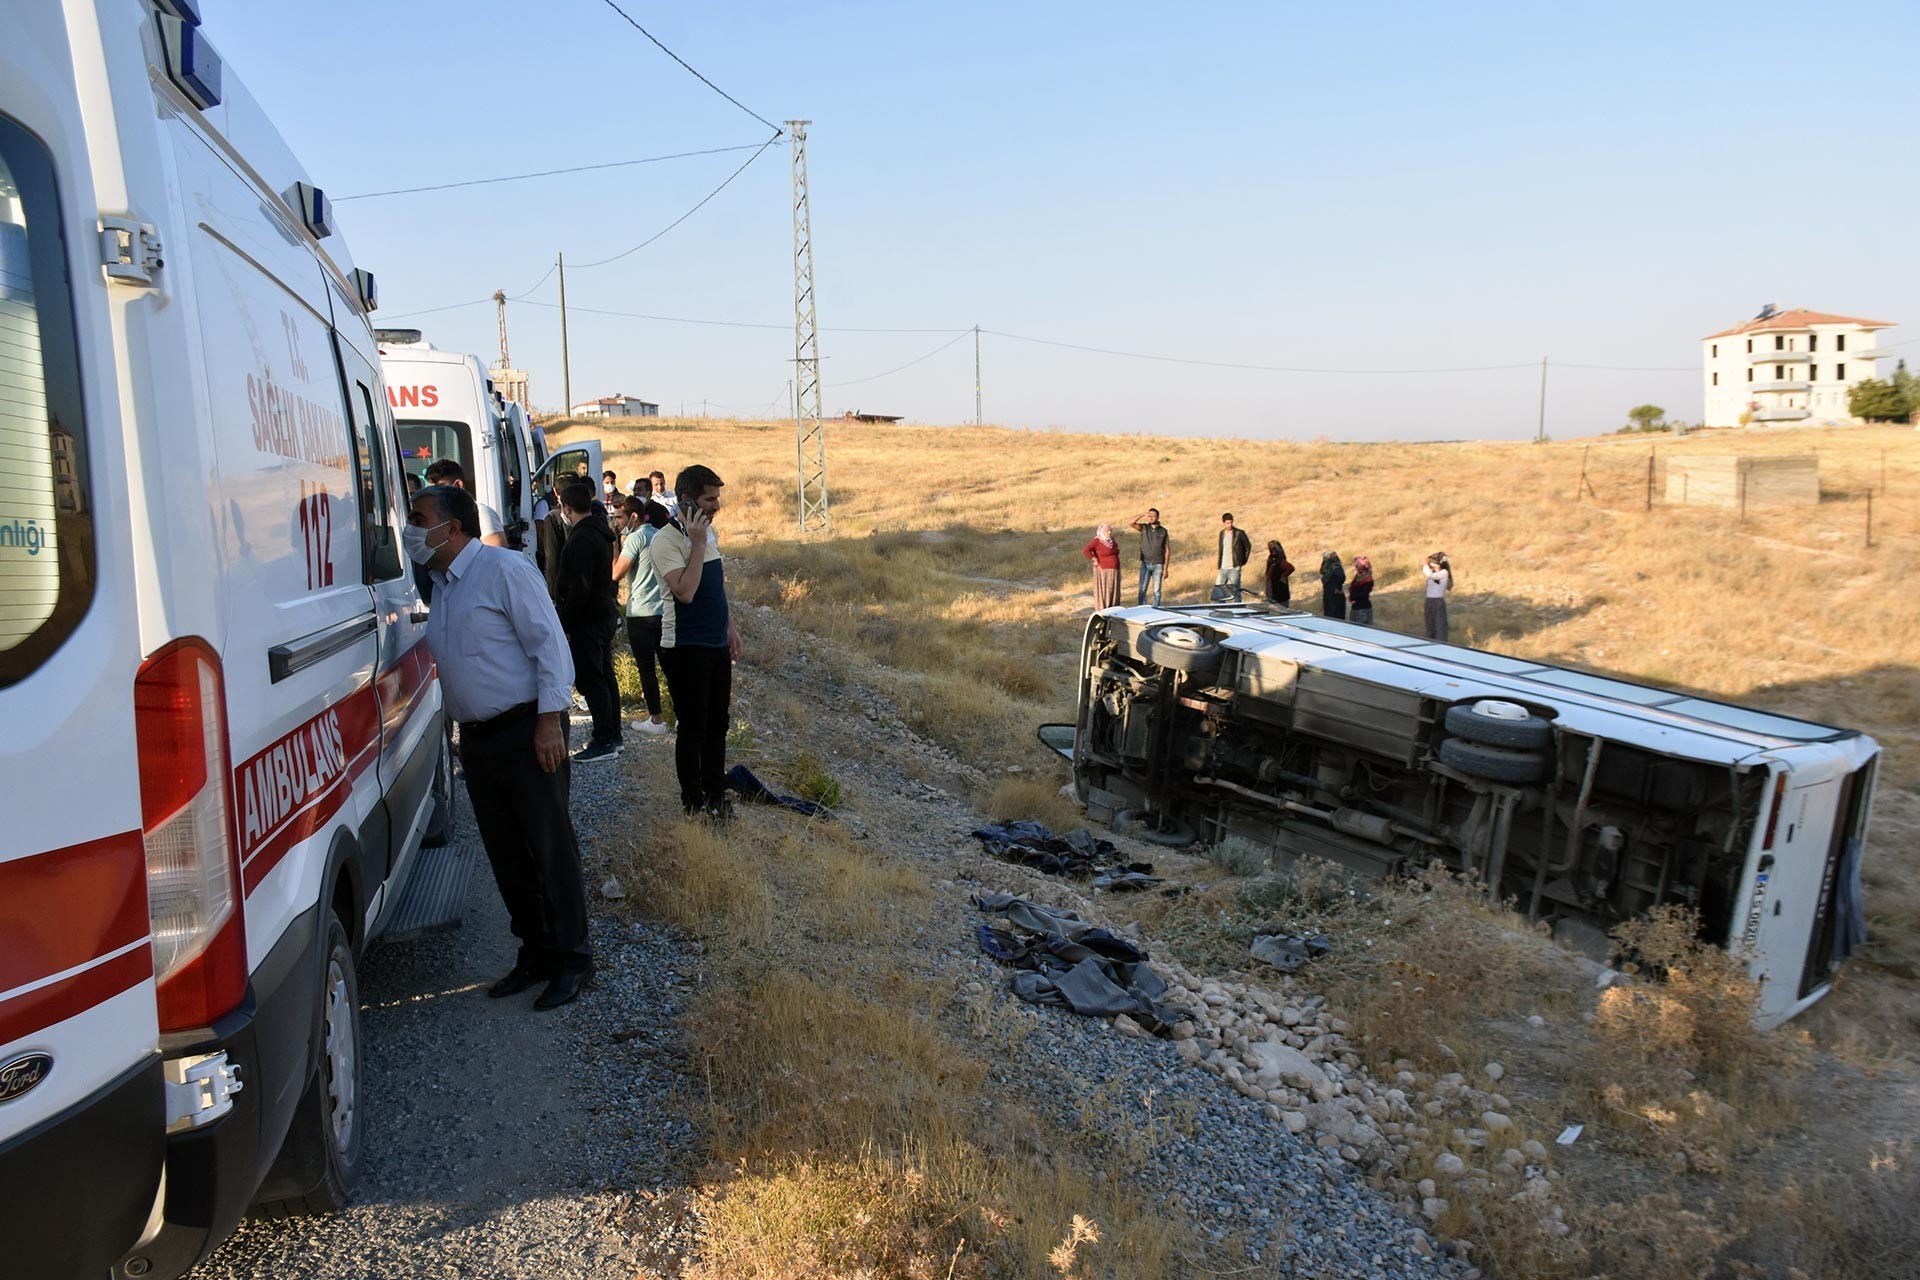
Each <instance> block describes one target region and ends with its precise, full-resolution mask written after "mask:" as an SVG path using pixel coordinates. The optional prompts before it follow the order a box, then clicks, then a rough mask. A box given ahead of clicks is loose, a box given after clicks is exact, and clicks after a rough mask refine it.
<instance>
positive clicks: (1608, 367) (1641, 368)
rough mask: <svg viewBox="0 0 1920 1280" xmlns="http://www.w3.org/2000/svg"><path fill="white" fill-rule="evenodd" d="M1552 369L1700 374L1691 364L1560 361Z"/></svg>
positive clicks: (1696, 367) (1697, 367)
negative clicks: (1576, 362) (1577, 362)
mask: <svg viewBox="0 0 1920 1280" xmlns="http://www.w3.org/2000/svg"><path fill="white" fill-rule="evenodd" d="M1553 367H1554V368H1556V369H1599V370H1603V371H1605V372H1608V373H1698V372H1700V368H1699V366H1698V365H1691V364H1666V365H1637V364H1568V363H1566V362H1565V361H1561V362H1560V363H1559V364H1557V365H1555V366H1553Z"/></svg>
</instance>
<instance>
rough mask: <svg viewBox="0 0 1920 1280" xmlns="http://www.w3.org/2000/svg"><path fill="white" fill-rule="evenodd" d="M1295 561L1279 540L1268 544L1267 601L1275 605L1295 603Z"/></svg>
mask: <svg viewBox="0 0 1920 1280" xmlns="http://www.w3.org/2000/svg"><path fill="white" fill-rule="evenodd" d="M1292 578H1293V561H1291V560H1289V559H1287V549H1286V548H1285V547H1283V546H1281V545H1280V542H1279V540H1278V539H1273V540H1270V541H1269V542H1268V543H1267V599H1269V600H1271V601H1273V602H1274V603H1275V604H1291V603H1293V582H1292Z"/></svg>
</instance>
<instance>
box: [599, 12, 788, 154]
mask: <svg viewBox="0 0 1920 1280" xmlns="http://www.w3.org/2000/svg"><path fill="white" fill-rule="evenodd" d="M605 4H606V6H607V8H609V9H611V10H613V11H614V12H615V13H617V14H619V15H620V16H621V17H623V18H625V19H626V20H627V25H628V26H630V27H632V28H633V29H634V30H635V31H638V32H639V33H640V34H641V35H643V36H645V37H646V38H647V39H649V40H651V41H653V46H654V48H656V49H658V50H660V52H662V53H664V54H666V55H667V56H668V57H669V58H672V59H673V60H674V61H675V62H677V63H679V64H680V65H681V66H682V67H685V68H686V69H687V72H688V74H690V75H691V76H693V78H694V79H696V80H698V81H699V82H700V83H701V84H703V85H705V86H707V88H709V89H711V90H713V91H714V92H715V93H717V94H719V95H720V96H721V97H723V98H725V99H726V100H727V101H728V102H731V103H732V104H733V105H734V106H736V107H739V108H740V109H741V110H742V111H744V112H746V113H747V114H748V115H750V116H752V117H753V118H754V119H755V120H758V121H759V122H760V123H761V124H763V125H765V126H767V128H769V129H771V130H773V136H774V137H776V138H778V137H781V136H783V135H782V133H781V130H780V126H779V125H777V124H775V123H774V122H773V121H771V120H769V119H767V118H766V117H765V116H763V115H761V114H760V113H759V112H758V111H755V110H754V109H753V108H752V107H749V106H748V105H747V104H746V103H744V102H742V101H740V99H738V98H736V97H734V96H733V95H732V94H730V93H728V92H727V91H726V90H725V89H722V88H721V87H720V86H719V85H717V84H715V83H714V82H713V81H711V80H709V79H707V78H706V77H705V76H703V75H701V74H700V73H699V72H698V71H695V70H694V69H693V67H692V66H691V65H689V64H688V62H687V60H686V59H685V58H683V57H681V56H680V55H679V54H677V53H675V52H674V51H673V50H671V49H669V48H667V46H665V45H664V44H661V43H660V41H659V39H658V38H657V37H655V35H654V34H653V32H651V31H649V30H647V29H646V28H645V27H643V26H641V25H640V24H639V23H637V22H635V21H634V20H633V16H632V15H631V14H629V13H628V12H627V11H626V10H625V9H622V8H621V7H620V6H619V5H617V4H615V3H614V2H613V0H605Z"/></svg>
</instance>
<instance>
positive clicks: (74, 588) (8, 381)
mask: <svg viewBox="0 0 1920 1280" xmlns="http://www.w3.org/2000/svg"><path fill="white" fill-rule="evenodd" d="M66 258H67V254H66V243H65V241H64V239H63V237H62V234H61V230H60V211H59V201H58V196H57V193H56V191H55V189H54V180H53V160H52V157H51V156H49V155H48V153H47V149H46V147H45V146H44V145H42V144H41V142H40V141H39V139H37V138H35V137H34V136H33V135H32V134H30V133H28V132H27V131H26V130H25V129H23V128H21V127H20V126H19V125H17V124H15V123H14V122H13V121H12V120H9V119H7V118H6V117H5V116H0V685H8V684H12V683H14V682H16V681H18V680H22V679H24V678H25V677H26V676H28V675H29V674H31V673H32V672H33V671H34V670H35V669H36V668H37V667H39V665H40V664H41V663H42V662H44V661H45V660H46V658H47V657H48V655H50V654H51V653H52V652H53V651H54V650H55V649H56V648H58V647H59V645H60V643H61V641H63V640H65V639H66V638H67V636H68V635H70V634H71V633H72V631H73V628H74V626H75V625H76V624H77V623H78V622H79V620H80V618H81V617H82V616H83V615H84V614H85V613H86V611H87V605H88V604H89V602H91V600H92V599H93V581H94V564H93V523H92V514H91V506H92V503H91V500H90V496H89V493H88V486H87V466H86V423H85V420H84V418H83V417H82V414H81V401H80V368H79V357H78V352H77V348H76V346H75V341H74V327H73V296H72V294H71V293H70V292H69V289H68V284H67V263H66Z"/></svg>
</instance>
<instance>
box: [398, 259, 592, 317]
mask: <svg viewBox="0 0 1920 1280" xmlns="http://www.w3.org/2000/svg"><path fill="white" fill-rule="evenodd" d="M555 265H556V266H557V265H558V264H555ZM553 273H554V267H551V266H550V267H548V268H547V274H546V275H544V276H541V277H540V278H539V279H538V280H535V281H534V282H533V283H532V284H531V285H529V286H528V287H527V288H526V289H525V290H523V291H522V292H520V293H512V294H508V295H507V300H508V301H509V302H524V301H526V298H527V295H528V294H530V293H532V292H533V291H534V290H535V289H538V288H539V287H540V286H541V285H543V284H545V283H546V282H547V280H548V278H549V277H551V276H552V275H553ZM492 301H493V297H492V296H491V295H489V296H487V297H485V298H476V299H475V300H474V301H472V302H450V303H448V304H447V305H446V306H444V307H426V308H423V309H421V310H419V311H396V312H394V313H393V314H392V315H390V316H387V317H385V318H386V319H388V320H408V319H411V318H413V317H414V316H431V315H438V314H439V313H440V312H442V311H459V310H461V309H462V308H464V307H477V306H479V305H480V304H481V303H482V302H492ZM529 305H530V306H535V307H544V306H552V305H553V304H552V303H547V302H535V303H530V304H529ZM574 309H575V310H576V311H577V310H579V308H577V307H576V308H574Z"/></svg>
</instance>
